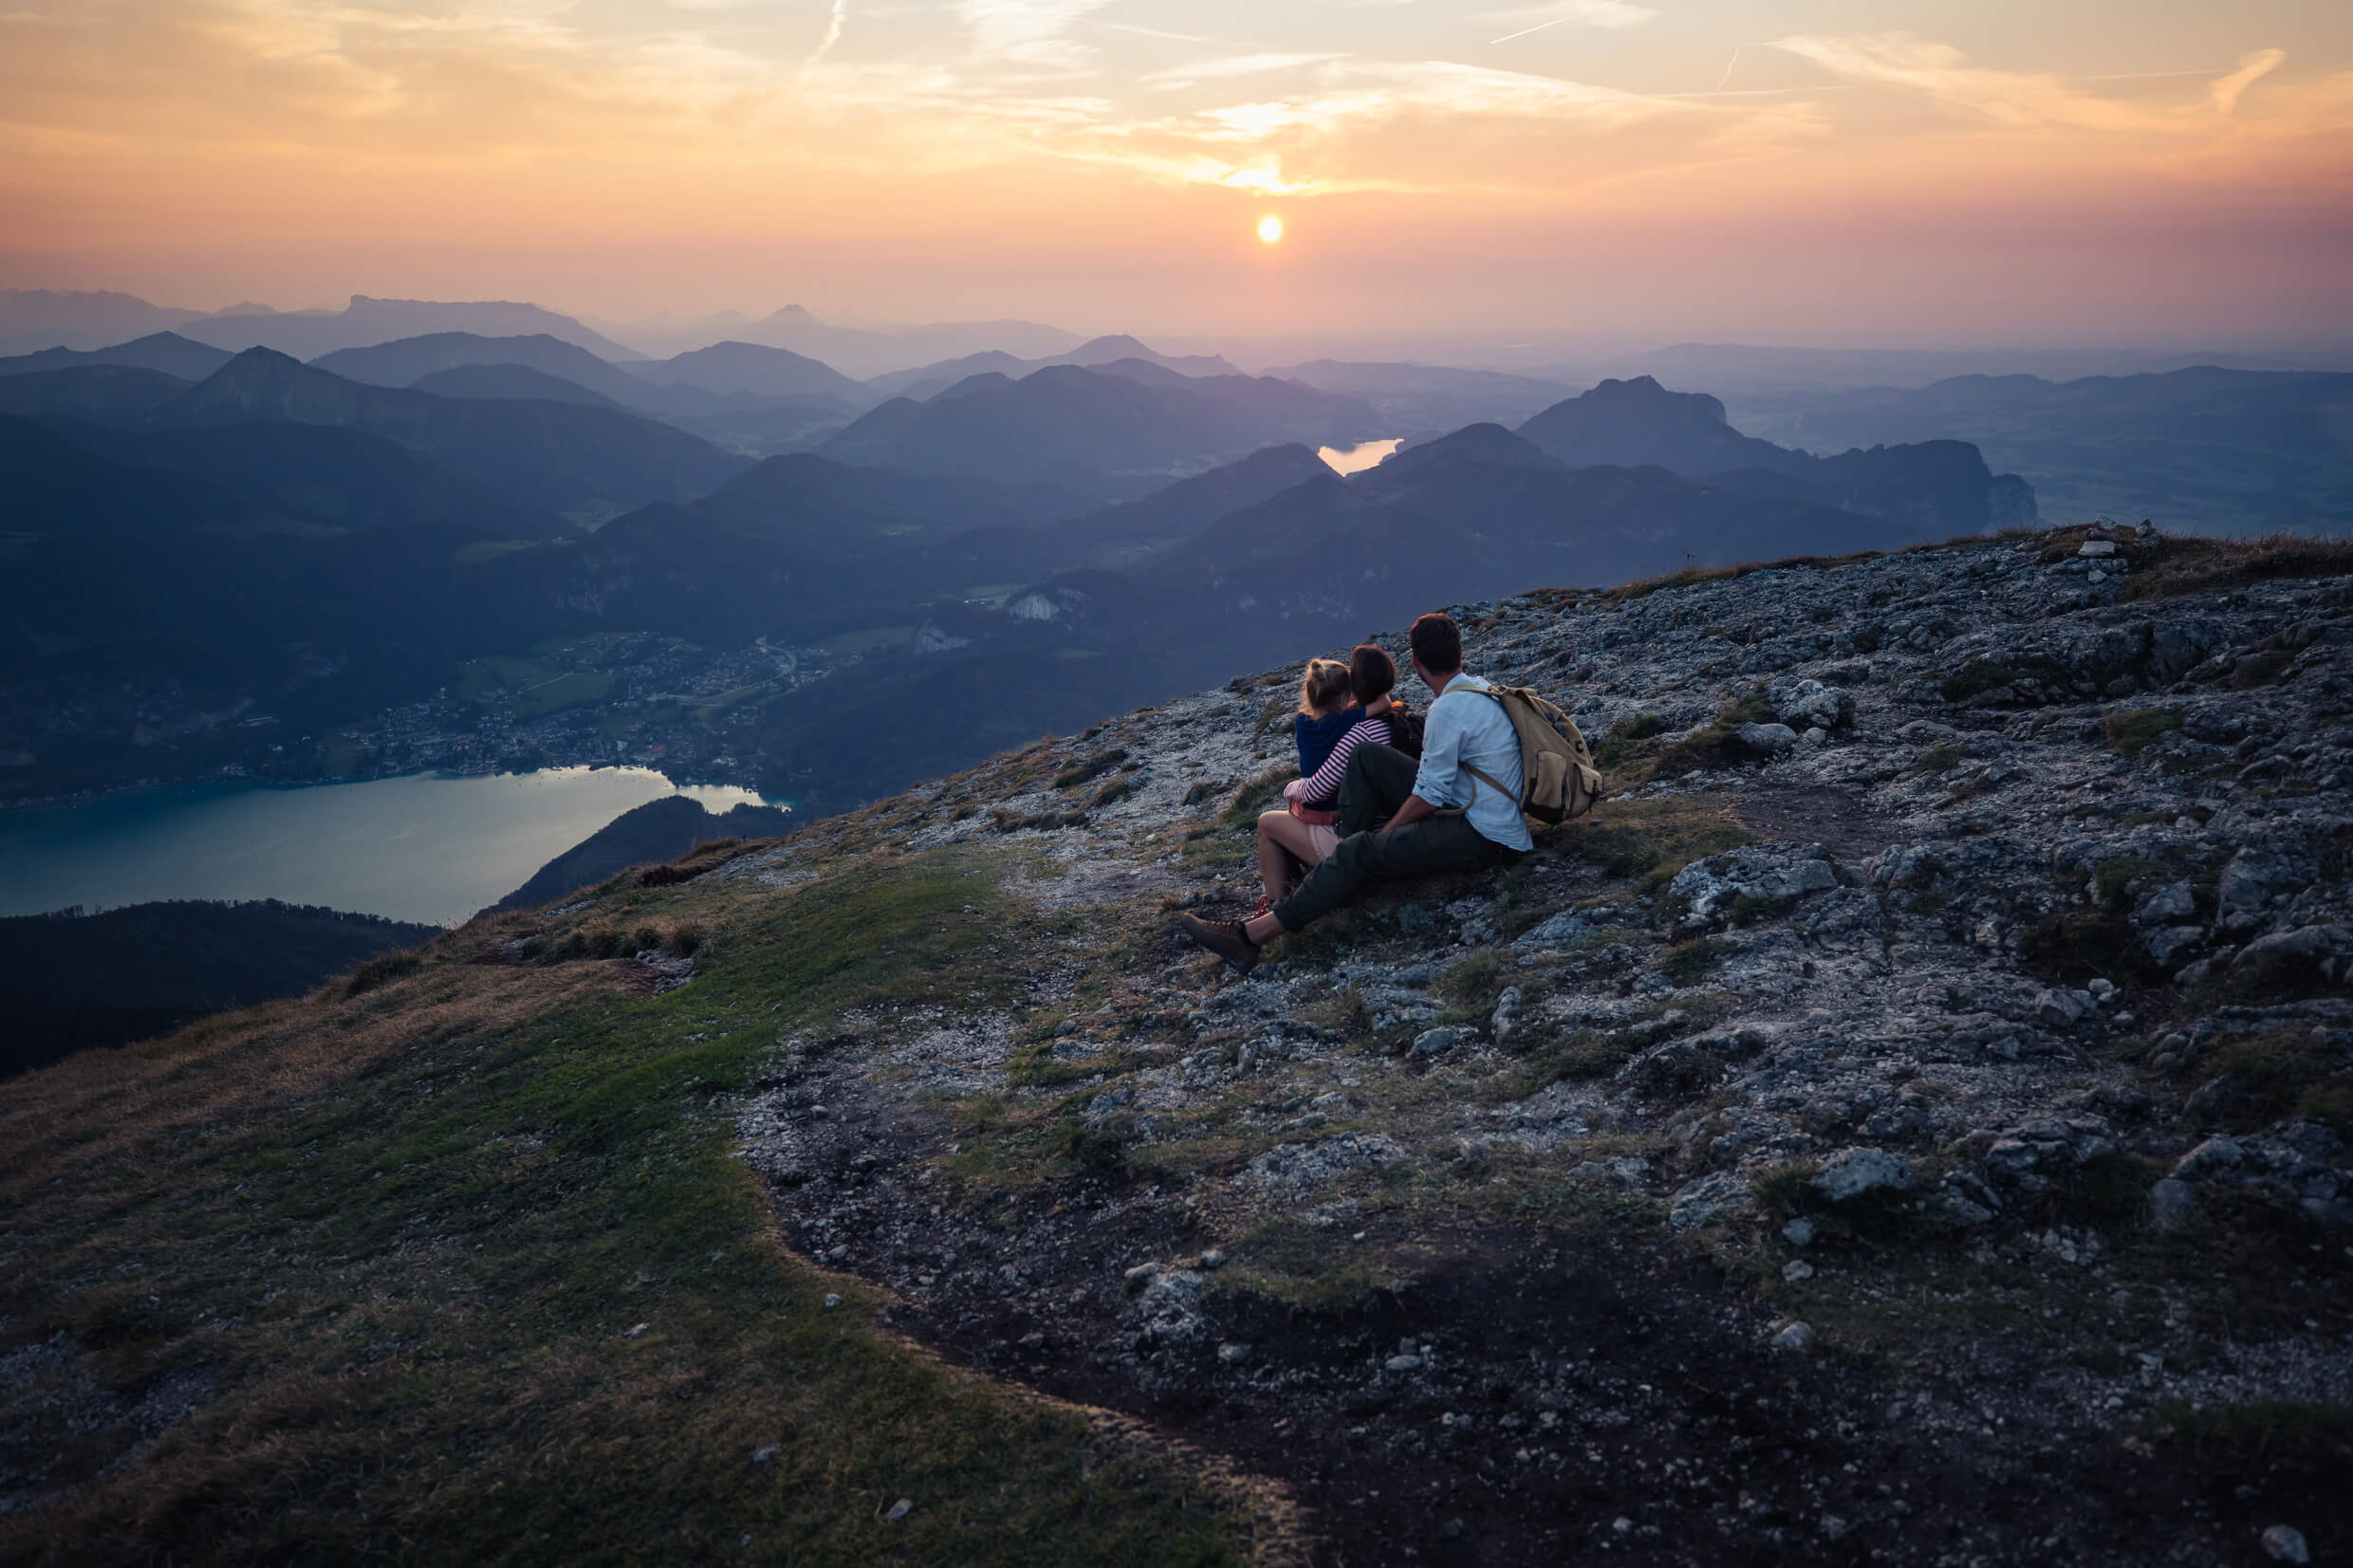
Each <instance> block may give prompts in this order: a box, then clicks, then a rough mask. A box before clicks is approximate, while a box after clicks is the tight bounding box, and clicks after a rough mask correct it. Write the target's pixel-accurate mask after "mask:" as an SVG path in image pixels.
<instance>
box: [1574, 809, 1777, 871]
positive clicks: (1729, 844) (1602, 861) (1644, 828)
mask: <svg viewBox="0 0 2353 1568" xmlns="http://www.w3.org/2000/svg"><path fill="white" fill-rule="evenodd" d="M1553 838H1554V841H1555V842H1557V843H1559V844H1560V845H1561V846H1562V848H1563V849H1564V850H1565V851H1566V852H1567V853H1569V854H1573V855H1576V856H1578V857H1580V858H1583V859H1584V860H1585V861H1586V862H1587V863H1588V864H1591V865H1596V866H1599V867H1600V868H1601V869H1602V871H1603V873H1604V874H1605V875H1607V876H1612V877H1616V878H1620V879H1624V878H1634V879H1636V880H1637V881H1638V882H1639V884H1640V886H1641V887H1642V888H1643V889H1644V890H1645V891H1649V890H1654V889H1657V888H1660V887H1664V886H1665V885H1666V884H1667V883H1668V882H1670V881H1672V880H1674V878H1675V874H1676V873H1677V872H1678V871H1681V870H1682V869H1683V868H1684V867H1685V866H1687V865H1689V864H1691V863H1692V862H1693V861H1694V860H1697V859H1701V858H1705V857H1707V856H1710V855H1717V854H1721V853H1722V852H1723V851H1725V850H1728V849H1737V848H1739V847H1740V846H1741V845H1743V844H1749V843H1754V842H1755V841H1756V835H1755V834H1753V833H1751V831H1750V830H1749V828H1748V827H1747V826H1746V825H1745V824H1744V823H1742V822H1741V821H1740V820H1739V819H1738V818H1736V817H1734V816H1733V815H1732V812H1731V811H1730V810H1728V809H1726V808H1725V807H1724V806H1722V805H1719V804H1716V803H1714V802H1710V801H1708V800H1706V799H1705V798H1695V797H1692V796H1683V797H1678V798H1675V799H1669V800H1654V801H1632V800H1618V801H1603V802H1602V803H1601V804H1600V805H1597V806H1595V807H1594V808H1593V810H1592V812H1591V813H1590V814H1588V815H1587V816H1584V817H1582V818H1580V819H1578V820H1577V821H1574V822H1568V823H1565V824H1563V825H1562V826H1561V827H1560V828H1558V829H1557V830H1555V832H1554V835H1553Z"/></svg>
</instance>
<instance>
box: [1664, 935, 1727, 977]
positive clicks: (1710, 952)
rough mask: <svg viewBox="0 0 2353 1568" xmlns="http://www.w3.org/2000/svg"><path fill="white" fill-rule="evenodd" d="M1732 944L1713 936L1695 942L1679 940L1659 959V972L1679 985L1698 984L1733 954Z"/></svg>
mask: <svg viewBox="0 0 2353 1568" xmlns="http://www.w3.org/2000/svg"><path fill="white" fill-rule="evenodd" d="M1731 956H1732V947H1731V945H1730V944H1728V943H1725V942H1720V941H1718V940H1717V939H1716V938H1714V937H1713V936H1703V937H1700V938H1699V939H1698V940H1697V941H1695V942H1677V944H1676V945H1675V946H1673V947H1671V948H1669V949H1668V950H1667V953H1666V956H1665V957H1664V958H1661V959H1660V960H1658V972H1659V973H1661V974H1663V975H1665V976H1666V977H1667V978H1668V979H1670V980H1672V981H1674V982H1675V983H1676V984H1677V986H1696V985H1698V984H1699V982H1700V981H1702V980H1704V979H1706V978H1707V977H1708V975H1709V974H1710V973H1711V972H1713V971H1714V968H1715V967H1716V966H1717V965H1718V964H1721V963H1722V962H1724V960H1725V959H1727V958H1729V957H1731Z"/></svg>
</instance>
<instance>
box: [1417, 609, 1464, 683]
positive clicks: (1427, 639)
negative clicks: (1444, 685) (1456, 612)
mask: <svg viewBox="0 0 2353 1568" xmlns="http://www.w3.org/2000/svg"><path fill="white" fill-rule="evenodd" d="M1408 639H1409V641H1410V642H1411V643H1412V645H1413V650H1414V657H1416V658H1417V659H1419V660H1420V661H1421V667H1422V668H1423V669H1424V670H1427V671H1429V672H1430V673H1432V674H1434V675H1451V674H1453V673H1454V672H1455V671H1457V670H1459V669H1461V668H1462V628H1461V627H1459V626H1457V625H1455V624H1454V617H1453V616H1450V615H1445V614H1443V613H1441V612H1439V611H1436V610H1433V611H1431V612H1430V613H1429V614H1428V615H1426V616H1424V617H1422V618H1420V619H1419V620H1417V621H1415V622H1414V629H1413V631H1412V632H1411V633H1409V634H1408Z"/></svg>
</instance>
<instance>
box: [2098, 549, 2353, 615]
mask: <svg viewBox="0 0 2353 1568" xmlns="http://www.w3.org/2000/svg"><path fill="white" fill-rule="evenodd" d="M2137 559H2138V560H2140V561H2141V562H2143V563H2144V564H2141V565H2140V567H2139V569H2138V570H2136V571H2135V572H2134V573H2133V574H2132V575H2131V576H2129V577H2127V578H2126V579H2125V580H2124V587H2123V597H2124V598H2126V599H2130V600H2153V599H2178V598H2180V597H2181V596H2183V595H2185V594H2201V593H2211V592H2214V591H2216V590H2218V589H2223V588H2240V587H2245V586H2246V585H2248V584H2249V583H2252V582H2266V581H2271V580H2273V579H2275V578H2284V577H2335V576H2339V575H2341V574H2347V573H2353V539H2315V538H2313V537H2311V536H2310V535H2308V534H2296V533H2271V534H2263V535H2260V536H2258V537H2256V538H2252V539H2201V538H2197V537H2196V536H2193V535H2187V534H2166V535H2160V536H2159V542H2158V545H2157V547H2156V548H2155V549H2154V550H2153V551H2150V552H2146V553H2144V554H2143V555H2141V556H2140V557H2138V558H2137Z"/></svg>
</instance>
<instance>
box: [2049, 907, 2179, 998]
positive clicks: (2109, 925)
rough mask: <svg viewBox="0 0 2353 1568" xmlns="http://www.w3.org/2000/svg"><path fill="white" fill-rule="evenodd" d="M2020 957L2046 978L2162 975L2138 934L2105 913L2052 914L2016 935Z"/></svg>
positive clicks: (2071, 981) (2079, 980)
mask: <svg viewBox="0 0 2353 1568" xmlns="http://www.w3.org/2000/svg"><path fill="white" fill-rule="evenodd" d="M2018 957H2019V961H2020V962H2021V963H2023V964H2024V965H2025V966H2026V967H2027V968H2029V969H2031V970H2033V971H2034V972H2035V973H2037V974H2040V975H2041V976H2043V977H2044V978H2045V979H2047V980H2059V981H2065V982H2066V983H2067V984H2068V985H2074V986H2080V985H2083V984H2084V983H2085V982H2087V981H2092V980H2111V981H2115V982H2116V983H2117V984H2119V985H2122V984H2125V983H2127V982H2130V981H2143V982H2147V981H2155V980H2158V979H2161V978H2163V976H2162V974H2161V972H2160V971H2159V970H2158V968H2157V965H2156V963H2155V961H2154V960H2152V959H2151V958H2150V957H2149V952H2148V950H2147V949H2146V948H2144V947H2142V946H2141V944H2140V932H2136V931H2134V930H2133V928H2132V926H2131V924H2130V923H2129V922H2127V921H2125V920H2123V919H2121V918H2120V917H2119V916H2117V915H2115V914H2111V913H2107V912H2105V911H2102V910H2094V911H2078V912H2072V913H2065V914H2054V915H2052V916H2050V917H2049V918H2047V919H2046V920H2043V921H2042V922H2040V923H2039V924H2037V925H2035V926H2033V927H2032V928H2030V929H2029V930H2028V931H2026V932H2022V933H2020V935H2019V938H2018Z"/></svg>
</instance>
